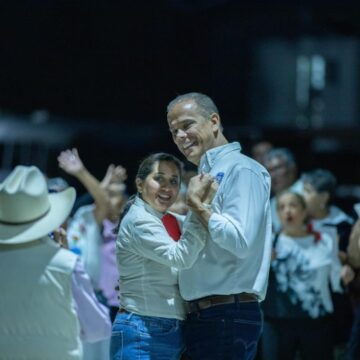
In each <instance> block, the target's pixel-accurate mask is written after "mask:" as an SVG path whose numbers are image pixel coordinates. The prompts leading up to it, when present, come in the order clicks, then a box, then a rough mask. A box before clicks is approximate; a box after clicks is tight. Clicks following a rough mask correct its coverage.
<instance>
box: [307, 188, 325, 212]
mask: <svg viewBox="0 0 360 360" xmlns="http://www.w3.org/2000/svg"><path fill="white" fill-rule="evenodd" d="M304 199H305V202H306V207H307V210H308V213H309V215H310V216H312V215H315V214H316V213H317V212H318V211H319V210H320V209H325V208H326V207H327V203H328V199H329V196H328V193H327V192H318V191H316V190H315V188H314V187H313V186H312V185H311V184H309V183H304Z"/></svg>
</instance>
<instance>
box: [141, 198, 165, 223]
mask: <svg viewBox="0 0 360 360" xmlns="http://www.w3.org/2000/svg"><path fill="white" fill-rule="evenodd" d="M134 204H135V205H137V206H140V207H143V208H145V210H146V211H147V212H149V213H150V214H152V215H154V216H156V217H157V218H159V219H161V218H162V217H163V216H164V215H165V214H163V213H161V212H160V211H157V210H155V209H154V208H152V207H151V206H150V205H149V204H148V203H147V202H145V201H144V200H143V199H141V198H140V197H139V196H138V195H137V196H136V198H135V202H134Z"/></svg>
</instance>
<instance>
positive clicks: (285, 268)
mask: <svg viewBox="0 0 360 360" xmlns="http://www.w3.org/2000/svg"><path fill="white" fill-rule="evenodd" d="M320 236H321V238H320V240H318V241H316V240H315V237H314V235H312V234H309V235H307V236H303V237H297V238H293V237H290V236H287V235H285V234H283V233H281V234H280V235H279V238H278V241H277V244H276V248H275V251H276V260H274V261H273V267H274V270H275V276H276V279H277V283H278V288H279V290H280V291H282V292H286V294H287V295H288V296H289V298H290V301H291V302H292V303H293V304H296V303H298V302H299V303H300V304H301V307H302V309H303V310H304V311H306V312H307V313H308V314H309V315H310V316H311V317H313V318H318V317H319V316H320V315H324V314H325V313H331V312H333V304H332V300H331V295H330V288H329V285H330V283H331V286H332V289H333V291H336V292H341V291H342V290H341V286H340V263H339V260H338V258H337V251H336V248H335V249H334V242H333V240H332V239H331V237H330V236H329V235H328V234H327V233H321V235H320ZM333 268H336V271H334V270H333Z"/></svg>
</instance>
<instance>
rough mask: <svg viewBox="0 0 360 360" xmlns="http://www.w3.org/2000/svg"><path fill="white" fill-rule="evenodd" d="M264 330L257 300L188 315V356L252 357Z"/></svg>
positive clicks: (247, 359) (223, 359)
mask: <svg viewBox="0 0 360 360" xmlns="http://www.w3.org/2000/svg"><path fill="white" fill-rule="evenodd" d="M261 330H262V312H261V310H260V307H259V303H258V302H238V303H235V304H228V305H218V306H213V307H211V308H208V309H205V310H200V311H198V312H194V313H191V314H189V315H188V317H187V319H186V321H185V343H186V355H187V356H188V357H189V358H190V359H192V360H200V359H201V360H202V359H204V360H205V359H206V360H211V359H214V360H215V359H216V360H230V359H231V360H234V359H237V360H251V359H253V358H254V357H255V355H256V349H257V342H258V340H259V338H260V334H261Z"/></svg>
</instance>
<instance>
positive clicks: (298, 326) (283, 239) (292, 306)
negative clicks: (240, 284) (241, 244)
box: [262, 191, 341, 360]
mask: <svg viewBox="0 0 360 360" xmlns="http://www.w3.org/2000/svg"><path fill="white" fill-rule="evenodd" d="M277 200H278V207H277V211H278V215H279V218H280V222H281V228H282V230H281V232H280V233H279V234H277V235H276V236H275V238H274V245H273V246H274V251H273V261H272V264H271V272H270V280H269V289H268V293H267V297H266V300H265V301H264V303H263V310H264V314H265V322H264V332H263V341H262V345H263V348H262V349H263V359H264V360H269V359H271V360H273V359H277V360H283V359H290V360H291V359H295V356H296V353H297V352H298V351H299V352H300V355H301V359H302V360H314V359H317V360H321V359H324V360H330V359H332V358H333V348H332V347H333V344H332V341H331V339H332V338H331V336H332V335H331V327H330V324H331V323H330V316H329V315H330V314H331V313H332V312H333V304H332V301H331V295H330V289H329V286H330V280H331V285H332V288H333V290H335V291H341V288H340V264H339V262H338V257H337V249H334V242H333V241H332V239H331V238H330V237H329V235H328V234H326V233H316V232H312V231H309V228H308V226H307V212H306V204H305V201H304V198H303V197H302V196H301V195H299V194H297V193H293V192H290V191H285V192H283V193H281V194H280V195H279V196H278V198H277ZM336 263H338V264H336Z"/></svg>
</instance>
